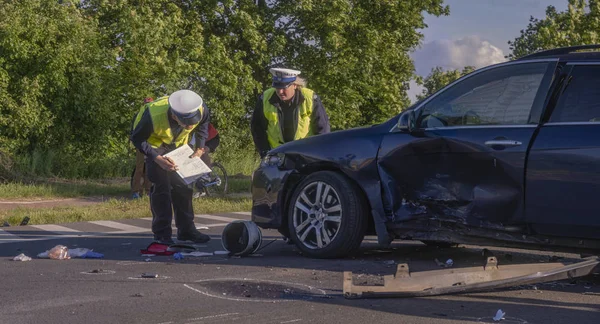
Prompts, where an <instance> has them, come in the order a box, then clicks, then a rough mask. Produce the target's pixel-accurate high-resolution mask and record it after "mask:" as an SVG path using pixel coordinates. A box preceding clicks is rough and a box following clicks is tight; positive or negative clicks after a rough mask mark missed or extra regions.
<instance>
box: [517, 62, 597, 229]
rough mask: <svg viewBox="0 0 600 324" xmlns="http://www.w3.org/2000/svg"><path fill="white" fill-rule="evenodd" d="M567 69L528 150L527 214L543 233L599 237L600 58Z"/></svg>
mask: <svg viewBox="0 0 600 324" xmlns="http://www.w3.org/2000/svg"><path fill="white" fill-rule="evenodd" d="M566 74H567V78H566V81H565V82H564V84H563V87H562V91H561V94H560V96H559V97H558V99H557V100H556V104H555V106H554V107H553V109H552V111H551V112H548V113H547V114H546V120H547V122H545V123H543V125H542V126H541V127H540V130H539V134H538V135H537V136H536V139H535V141H534V143H533V145H532V147H531V151H530V154H529V159H528V165H527V176H526V185H527V192H526V193H527V194H526V217H527V220H528V221H529V222H531V223H532V228H533V229H534V230H535V231H536V232H537V233H540V234H547V235H558V236H566V237H579V238H595V239H600V213H599V212H598V204H597V202H598V201H599V197H600V62H597V63H583V62H581V63H569V64H568V65H567V69H566Z"/></svg>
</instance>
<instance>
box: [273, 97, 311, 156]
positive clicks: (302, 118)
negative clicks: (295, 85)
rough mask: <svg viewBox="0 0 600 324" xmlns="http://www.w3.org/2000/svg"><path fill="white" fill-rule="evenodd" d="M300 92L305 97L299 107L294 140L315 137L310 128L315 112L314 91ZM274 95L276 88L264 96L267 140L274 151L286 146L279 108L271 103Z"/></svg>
mask: <svg viewBox="0 0 600 324" xmlns="http://www.w3.org/2000/svg"><path fill="white" fill-rule="evenodd" d="M300 92H302V95H303V96H304V102H302V104H301V105H300V107H298V125H297V127H296V133H295V134H294V140H299V139H302V138H305V137H308V136H311V135H313V133H312V129H311V127H310V121H311V119H310V118H311V116H312V111H313V95H314V91H312V90H310V89H306V88H302V89H300ZM273 95H275V88H269V89H267V90H266V91H265V92H264V94H263V112H264V114H265V118H266V119H267V139H268V140H269V145H270V146H271V148H272V149H273V148H276V147H277V146H279V145H281V144H284V141H283V134H282V133H281V127H280V122H279V114H278V112H277V107H275V106H273V105H272V104H271V103H270V102H269V99H271V97H272V96H273Z"/></svg>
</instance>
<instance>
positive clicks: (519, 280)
mask: <svg viewBox="0 0 600 324" xmlns="http://www.w3.org/2000/svg"><path fill="white" fill-rule="evenodd" d="M599 264H600V258H599V257H597V256H593V257H589V258H585V259H583V261H581V262H577V263H573V264H563V263H559V262H558V263H541V264H518V265H505V266H498V261H497V259H496V258H495V257H489V258H488V259H487V263H486V265H485V266H484V267H483V268H482V267H471V268H463V269H447V270H433V271H423V272H416V273H410V272H409V269H408V264H399V265H398V268H397V271H396V274H395V275H389V276H384V285H383V286H357V285H354V284H353V282H352V272H348V271H346V272H344V297H346V298H348V299H356V298H383V297H422V296H434V295H447V294H456V293H471V292H481V291H488V290H492V289H499V288H507V287H514V286H520V285H527V284H535V283H541V282H548V281H556V280H563V279H572V278H577V277H583V276H587V275H590V274H592V273H594V272H595V271H597V270H600V266H599Z"/></svg>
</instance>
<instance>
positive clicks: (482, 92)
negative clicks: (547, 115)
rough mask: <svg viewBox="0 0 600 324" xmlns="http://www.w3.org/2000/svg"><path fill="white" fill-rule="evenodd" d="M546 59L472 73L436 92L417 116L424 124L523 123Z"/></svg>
mask: <svg viewBox="0 0 600 324" xmlns="http://www.w3.org/2000/svg"><path fill="white" fill-rule="evenodd" d="M547 67H548V63H547V62H540V63H537V62H536V63H522V64H513V65H506V66H501V67H497V68H493V69H490V70H487V71H483V72H481V73H478V74H476V75H473V76H471V77H469V78H467V79H465V80H463V81H460V82H459V83H457V84H455V85H453V86H452V87H450V88H448V89H446V90H445V91H444V92H442V93H440V94H439V95H437V96H436V97H435V98H433V100H431V101H430V102H428V103H427V104H426V105H425V106H424V107H423V108H421V113H420V114H419V118H418V120H417V125H419V127H421V128H432V127H452V126H480V125H524V124H527V123H528V121H529V116H530V113H531V109H532V106H533V103H534V100H535V98H536V95H537V93H538V90H539V87H540V84H541V82H542V79H543V78H544V75H545V73H546V69H547Z"/></svg>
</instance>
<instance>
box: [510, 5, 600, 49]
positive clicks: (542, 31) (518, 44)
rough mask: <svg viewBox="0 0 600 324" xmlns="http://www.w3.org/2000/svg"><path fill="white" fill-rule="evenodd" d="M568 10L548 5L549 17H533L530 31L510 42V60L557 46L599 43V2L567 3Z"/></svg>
mask: <svg viewBox="0 0 600 324" xmlns="http://www.w3.org/2000/svg"><path fill="white" fill-rule="evenodd" d="M568 1H569V6H568V9H567V10H566V11H563V12H558V11H557V10H556V8H555V7H554V6H548V7H547V9H546V17H545V18H544V19H536V18H534V17H531V18H530V19H529V24H528V25H527V29H525V30H521V35H520V36H519V37H517V38H516V39H515V40H514V41H509V42H508V44H509V45H510V50H511V53H510V54H509V55H508V56H507V58H509V59H517V58H519V57H522V56H525V55H528V54H531V53H535V52H537V51H541V50H547V49H552V48H556V47H565V46H574V45H586V44H598V42H599V41H600V34H599V30H600V0H568Z"/></svg>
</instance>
